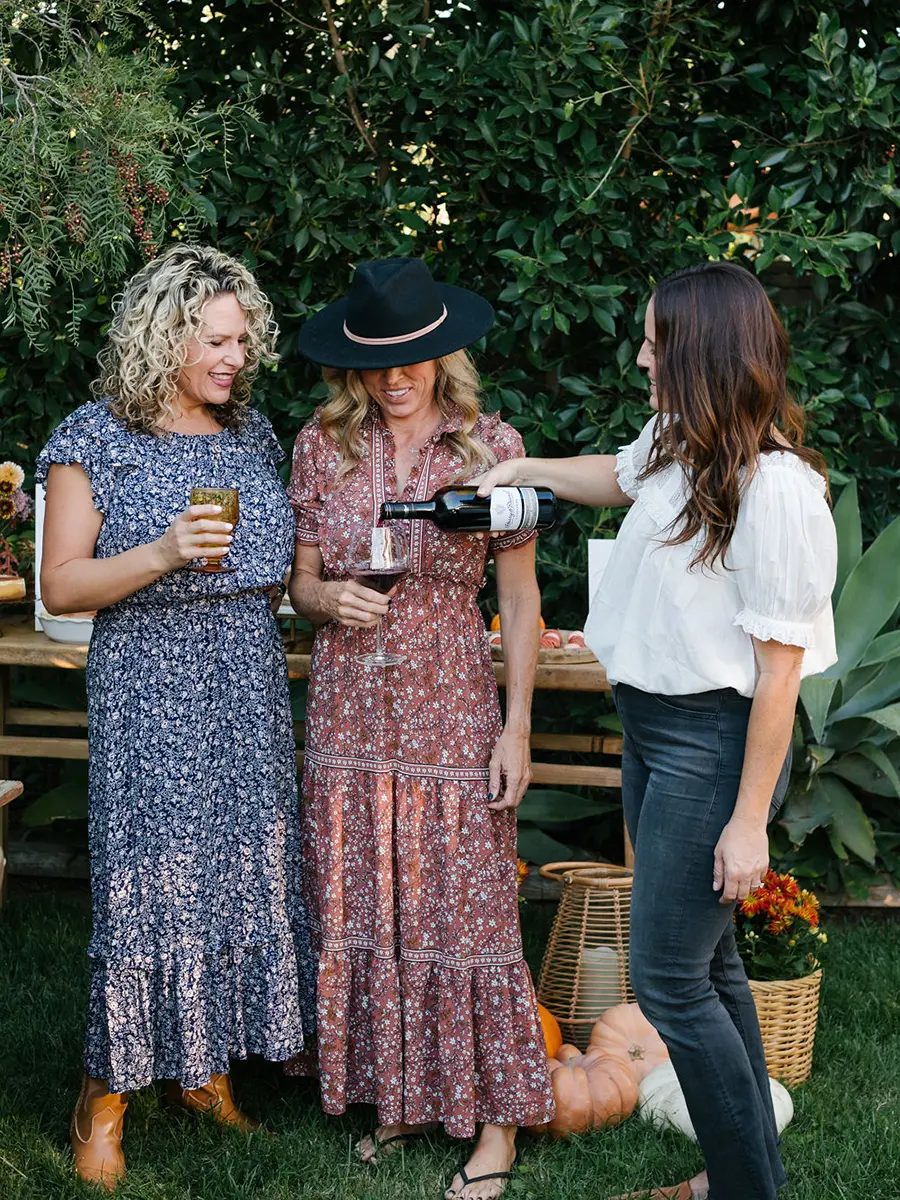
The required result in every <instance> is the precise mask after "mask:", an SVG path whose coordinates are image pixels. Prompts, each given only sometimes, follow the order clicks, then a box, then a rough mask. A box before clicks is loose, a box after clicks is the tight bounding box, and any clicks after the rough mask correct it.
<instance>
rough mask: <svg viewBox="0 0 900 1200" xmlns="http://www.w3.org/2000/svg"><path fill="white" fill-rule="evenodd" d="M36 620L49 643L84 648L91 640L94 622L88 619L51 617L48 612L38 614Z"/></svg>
mask: <svg viewBox="0 0 900 1200" xmlns="http://www.w3.org/2000/svg"><path fill="white" fill-rule="evenodd" d="M38 620H39V621H40V623H41V628H42V629H43V631H44V633H46V635H47V637H48V638H50V640H51V641H54V642H71V643H73V644H74V645H76V646H86V645H87V643H88V642H89V641H90V640H91V630H92V629H93V628H94V622H93V621H92V620H91V618H90V617H51V615H50V614H49V613H48V612H42V613H39V614H38Z"/></svg>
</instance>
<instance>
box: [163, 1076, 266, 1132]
mask: <svg viewBox="0 0 900 1200" xmlns="http://www.w3.org/2000/svg"><path fill="white" fill-rule="evenodd" d="M166 1098H167V1099H168V1101H169V1103H170V1104H172V1105H174V1106H175V1107H176V1108H183V1109H186V1110H187V1111H188V1112H193V1113H200V1114H201V1115H202V1116H208V1117H212V1118H213V1119H214V1120H216V1121H219V1122H221V1124H222V1125H233V1126H235V1128H237V1129H239V1130H240V1131H241V1133H250V1132H252V1131H253V1130H254V1129H259V1121H254V1120H253V1118H252V1117H248V1116H245V1114H244V1113H242V1112H241V1110H240V1109H239V1108H238V1106H237V1105H236V1104H235V1102H234V1093H233V1092H232V1090H231V1077H230V1076H229V1075H211V1076H210V1078H209V1083H207V1084H206V1085H205V1086H204V1087H199V1088H191V1089H190V1090H188V1091H185V1090H184V1088H182V1087H181V1085H180V1084H179V1083H178V1081H177V1080H175V1079H172V1080H170V1081H169V1082H168V1083H167V1084H166Z"/></svg>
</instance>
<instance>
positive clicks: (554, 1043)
mask: <svg viewBox="0 0 900 1200" xmlns="http://www.w3.org/2000/svg"><path fill="white" fill-rule="evenodd" d="M538 1014H539V1015H540V1018H541V1029H542V1030H543V1032H544V1043H545V1044H546V1046H547V1057H548V1058H555V1057H556V1052H557V1050H558V1049H559V1048H560V1046H561V1045H562V1030H561V1029H560V1027H559V1021H557V1019H556V1017H554V1015H553V1013H552V1012H551V1011H550V1009H549V1008H544V1006H543V1004H539V1005H538Z"/></svg>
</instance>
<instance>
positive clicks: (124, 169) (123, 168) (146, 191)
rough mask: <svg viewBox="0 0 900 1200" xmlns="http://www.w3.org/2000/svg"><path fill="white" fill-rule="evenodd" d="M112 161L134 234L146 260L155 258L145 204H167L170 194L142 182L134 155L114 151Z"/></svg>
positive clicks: (154, 247) (155, 247)
mask: <svg viewBox="0 0 900 1200" xmlns="http://www.w3.org/2000/svg"><path fill="white" fill-rule="evenodd" d="M112 159H113V162H114V163H115V166H116V174H117V175H118V177H119V181H120V183H121V185H122V191H123V193H124V196H125V204H126V207H127V208H128V212H129V214H130V216H131V223H132V225H133V227H134V232H135V233H136V234H137V236H138V241H139V242H140V243H141V248H142V249H143V251H144V256H145V257H146V258H153V257H154V255H155V254H156V251H157V246H156V243H155V242H154V240H153V234H152V233H151V231H150V229H149V228H148V226H147V222H146V220H145V218H144V203H145V202H146V201H149V202H150V203H151V204H165V203H167V202H168V199H169V195H168V192H166V191H165V189H164V188H161V187H157V185H156V184H155V183H146V184H145V183H142V182H141V176H140V171H139V170H138V167H137V163H135V161H134V156H133V155H131V154H125V155H120V154H118V153H117V152H116V151H115V150H114V151H113V152H112Z"/></svg>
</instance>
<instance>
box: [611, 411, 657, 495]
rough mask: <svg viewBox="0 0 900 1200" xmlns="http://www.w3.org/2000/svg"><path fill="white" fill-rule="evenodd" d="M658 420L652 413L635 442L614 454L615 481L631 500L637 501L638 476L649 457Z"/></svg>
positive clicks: (639, 481)
mask: <svg viewBox="0 0 900 1200" xmlns="http://www.w3.org/2000/svg"><path fill="white" fill-rule="evenodd" d="M658 420H659V414H658V413H654V415H653V416H652V417H651V418H650V420H649V421H648V422H647V424H646V425H645V426H644V428H643V429H642V430H641V432H640V433H639V434H638V436H637V437H636V438H635V440H634V441H633V442H629V443H628V445H627V446H620V447H619V452H618V454H616V479H617V480H618V483H619V487H620V488H621V489H622V491H623V492H624V493H625V495H626V496H630V497H631V498H632V500H637V498H638V493H639V492H640V490H641V479H640V474H641V471H643V469H644V467H646V465H647V459H648V458H649V457H650V450H651V448H652V446H653V434H654V433H655V432H656V424H657V421H658Z"/></svg>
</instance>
